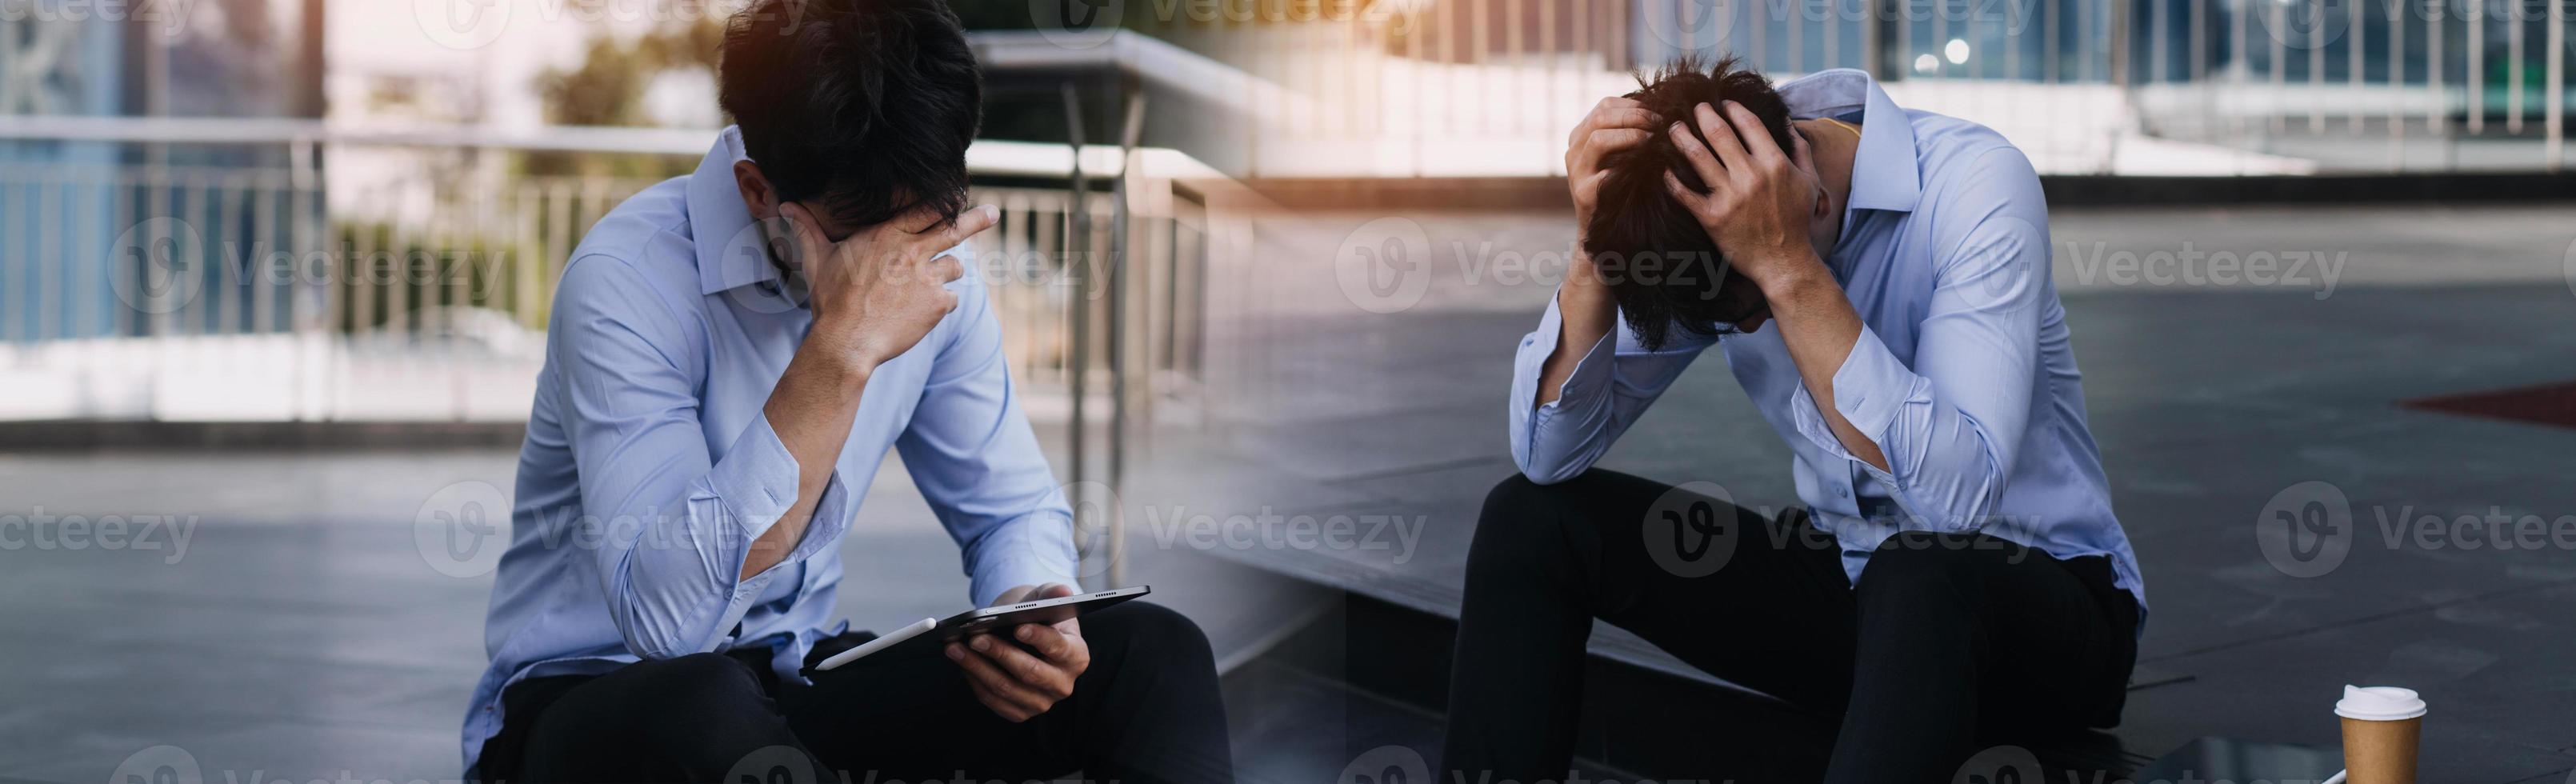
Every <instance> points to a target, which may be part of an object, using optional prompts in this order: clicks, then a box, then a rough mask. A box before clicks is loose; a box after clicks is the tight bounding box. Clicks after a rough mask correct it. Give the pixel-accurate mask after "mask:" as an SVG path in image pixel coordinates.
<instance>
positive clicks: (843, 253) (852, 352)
mask: <svg viewBox="0 0 2576 784" xmlns="http://www.w3.org/2000/svg"><path fill="white" fill-rule="evenodd" d="M778 211H779V214H780V215H781V216H782V217H785V218H786V219H787V221H788V223H790V224H792V225H793V227H794V229H793V230H794V231H795V235H796V245H797V253H798V259H799V264H800V265H801V266H802V267H803V268H804V270H805V279H806V282H807V285H808V286H809V288H810V289H811V290H812V296H813V304H814V330H813V332H812V333H810V334H809V335H808V336H807V338H806V339H807V340H808V341H815V340H824V341H830V344H829V345H831V346H833V347H834V348H836V349H839V350H841V351H842V352H844V355H845V357H846V358H847V359H848V360H849V361H850V362H853V363H855V364H856V366H857V367H858V368H860V369H862V370H874V369H875V368H876V366H877V365H880V364H883V363H885V362H886V361H887V360H890V359H893V358H895V357H897V356H900V355H902V354H903V352H906V351H910V350H912V347H913V344H916V343H919V342H921V338H922V337H923V336H925V335H928V334H930V330H931V329H932V328H934V327H937V326H939V320H940V319H942V318H945V317H946V316H947V315H948V312H949V311H952V310H955V309H957V295H956V294H954V293H951V292H949V291H948V290H947V288H946V285H947V284H948V282H949V281H953V280H956V279H958V278H960V277H963V276H964V275H965V274H966V270H965V267H964V266H963V265H961V264H959V263H958V262H957V260H956V259H953V258H944V257H940V256H939V254H940V252H941V251H945V250H947V249H949V248H953V247H956V246H957V245H958V244H959V243H963V242H965V241H966V238H968V237H972V236H975V235H976V234H978V233H981V232H983V231H984V230H985V229H989V228H992V227H993V224H994V223H995V222H997V221H999V220H1000V219H1001V214H1000V213H999V212H997V211H995V210H994V209H993V208H992V207H991V206H990V205H987V206H981V207H976V208H975V209H971V210H967V211H965V212H963V213H960V214H958V216H957V219H956V220H954V221H948V222H945V223H943V222H942V221H941V219H940V216H939V214H938V213H936V212H934V211H931V210H929V209H927V208H919V209H914V210H912V211H909V212H906V213H904V214H902V215H899V216H896V217H895V218H894V219H893V220H889V221H886V222H884V223H880V224H877V225H875V226H870V227H868V228H866V229H862V230H859V231H857V232H855V233H852V234H851V235H850V236H849V237H848V238H845V239H843V240H841V241H839V242H833V241H831V240H829V239H826V238H825V237H824V236H823V229H822V224H821V223H820V222H819V221H816V220H815V219H814V215H813V213H811V212H808V211H806V209H805V207H804V206H803V205H800V204H797V203H794V202H788V203H785V204H781V205H779V207H778Z"/></svg>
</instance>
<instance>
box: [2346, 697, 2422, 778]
mask: <svg viewBox="0 0 2576 784" xmlns="http://www.w3.org/2000/svg"><path fill="white" fill-rule="evenodd" d="M2335 715H2336V716H2341V717H2343V767H2344V771H2345V773H2346V779H2345V781H2346V782H2347V784H2415V745H2416V740H2417V738H2418V737H2419V736H2421V735H2422V733H2423V729H2424V700H2423V698H2421V697H2418V696H2416V695H2415V690H2414V689H2401V688H2397V687H2395V686H2345V687H2343V700H2342V701H2339V702H2336V703H2335Z"/></svg>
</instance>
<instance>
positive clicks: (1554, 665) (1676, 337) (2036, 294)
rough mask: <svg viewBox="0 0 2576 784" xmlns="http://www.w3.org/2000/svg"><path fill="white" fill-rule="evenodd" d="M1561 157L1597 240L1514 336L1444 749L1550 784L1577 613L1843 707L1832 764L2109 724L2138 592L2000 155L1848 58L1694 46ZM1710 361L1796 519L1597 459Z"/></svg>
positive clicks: (1790, 694) (1903, 776) (1572, 709)
mask: <svg viewBox="0 0 2576 784" xmlns="http://www.w3.org/2000/svg"><path fill="white" fill-rule="evenodd" d="M1567 171H1568V179H1569V184H1570V188H1571V190H1572V191H1573V194H1574V201H1575V205H1576V212H1577V225H1578V226H1579V227H1581V230H1582V239H1581V241H1580V242H1581V247H1582V250H1583V253H1582V254H1581V258H1580V260H1579V261H1578V262H1577V263H1576V264H1575V265H1574V268H1573V272H1572V274H1570V275H1569V276H1568V280H1567V282H1566V283H1565V284H1564V285H1563V286H1562V287H1560V289H1559V291H1558V295H1557V298H1556V299H1555V300H1554V301H1553V302H1551V303H1550V305H1549V307H1548V310H1547V312H1546V314H1545V315H1544V316H1542V317H1541V318H1540V321H1539V327H1538V331H1536V332H1533V333H1531V334H1530V335H1528V336H1527V337H1524V338H1523V339H1522V340H1521V344H1520V354H1519V359H1518V361H1517V364H1516V367H1515V373H1514V376H1513V382H1512V390H1511V400H1510V410H1511V449H1512V458H1513V460H1514V462H1515V463H1517V464H1518V465H1519V467H1520V469H1521V476H1517V477H1513V478H1512V479H1510V480H1507V481H1505V482H1504V483H1503V484H1502V485H1501V486H1500V487H1497V488H1495V490H1494V491H1493V494H1492V495H1491V497H1489V498H1488V500H1487V502H1486V506H1485V511H1484V514H1483V517H1482V518H1481V519H1480V521H1479V523H1478V528H1477V532H1476V539H1475V544H1474V545H1473V549H1472V552H1471V554H1470V559H1469V565H1468V579H1467V587H1466V599H1465V606H1464V608H1463V610H1462V613H1461V618H1460V628H1459V633H1458V634H1459V636H1458V642H1457V658H1456V662H1455V665H1454V667H1453V679H1454V680H1453V683H1452V685H1451V688H1450V711H1449V715H1450V717H1451V726H1450V734H1449V738H1448V741H1447V746H1446V748H1447V757H1446V759H1445V760H1444V762H1443V764H1444V765H1445V766H1446V767H1447V768H1448V769H1450V770H1451V771H1453V772H1458V773H1464V774H1466V775H1467V776H1468V780H1473V779H1474V778H1475V777H1477V776H1481V775H1491V776H1493V777H1494V778H1495V779H1498V780H1499V779H1506V778H1516V779H1521V780H1538V779H1560V778H1563V777H1564V776H1565V775H1566V769H1567V763H1568V760H1569V756H1570V754H1571V749H1572V745H1573V740H1574V737H1575V735H1576V731H1577V729H1578V725H1577V720H1578V719H1577V717H1578V716H1579V713H1580V711H1579V710H1578V705H1579V704H1580V703H1579V700H1580V694H1581V683H1580V675H1581V672H1582V656H1583V640H1584V638H1585V637H1586V636H1587V635H1588V634H1589V631H1590V628H1591V623H1592V621H1593V619H1594V618H1601V619H1604V620H1607V621H1609V622H1611V623H1613V624H1617V625H1619V626H1621V627H1623V628H1627V629H1629V630H1632V631H1635V632H1637V633H1638V634H1640V635H1641V636H1644V637H1645V638H1646V639H1648V640H1650V641H1653V642H1654V643H1656V644H1657V645H1659V646H1661V647H1663V648H1664V649H1666V650H1668V651H1670V652H1672V653H1673V654H1674V655H1676V656H1678V657H1680V658H1682V659H1683V660H1684V661H1687V662H1689V663H1691V664H1692V665H1693V666H1696V667H1699V668H1701V669H1704V670H1706V671H1708V672H1710V673H1712V674H1714V675H1717V676H1719V677H1721V678H1724V679H1726V680H1728V681H1730V682H1733V683H1736V684H1739V685H1743V686H1746V687H1749V688H1752V689H1755V690H1758V691H1761V692H1763V693H1765V694H1768V695H1771V696H1774V697H1778V698H1781V699H1784V700H1787V701H1788V702H1790V703H1792V704H1795V705H1798V706H1800V707H1803V708H1806V709H1810V710H1815V711H1819V712H1822V713H1825V714H1827V715H1834V716H1838V718H1839V721H1840V725H1841V729H1840V732H1839V734H1838V736H1837V738H1836V740H1835V744H1834V751H1833V754H1832V757H1831V759H1830V761H1829V763H1828V767H1827V770H1826V771H1824V774H1823V777H1824V778H1825V779H1826V780H1829V781H1835V782H1896V781H1932V780H1949V779H1950V778H1951V777H1952V776H1953V775H1954V774H1955V773H1958V772H1959V766H1960V765H1961V764H1962V762H1964V761H1966V760H1968V758H1969V757H1970V755H1971V754H1972V753H1973V752H1974V751H1975V747H1974V745H1973V744H1974V743H1975V742H1976V741H1977V740H1978V739H1981V738H1994V737H2013V736H2014V735H2015V734H2016V733H2033V732H2043V731H2052V730H2065V729H2076V728H2082V727H2100V726H2111V725H2113V724H2116V723H2117V721H2118V718H2119V712H2120V707H2121V704H2122V702H2123V699H2124V695H2125V686H2126V680H2127V676H2128V673H2129V669H2130V667H2131V665H2132V663H2133V662H2134V661H2135V657H2136V636H2137V634H2138V632H2139V630H2140V628H2141V625H2140V624H2141V623H2142V618H2143V614H2144V608H2145V594H2144V584H2143V582H2142V580H2141V578H2140V576H2139V572H2138V566H2137V562H2136V558H2135V557H2134V555H2133V554H2132V553H2131V551H2130V548H2129V544H2128V539H2127V537H2126V535H2125V534H2123V533H2122V531H2121V529H2120V525H2119V522H2118V521H2117V519H2116V518H2115V517H2114V516H2113V514H2112V510H2111V500H2110V492H2109V488H2108V483H2107V481H2106V480H2105V479H2104V477H2103V473H2102V467H2101V460H2100V457H2099V454H2098V450H2096V448H2095V447H2094V444H2093V439H2092V436H2091V435H2090V433H2089V432H2088V431H2087V428H2086V425H2085V419H2084V395H2083V387H2082V384H2081V380H2080V379H2081V376H2080V374H2079V373H2078V372H2077V371H2076V367H2075V359H2074V356H2073V352H2072V349H2071V347H2070V344H2069V335H2068V330H2067V325H2066V320H2065V312H2064V310H2063V309H2062V308H2061V307H2060V306H2059V303H2058V300H2057V295H2056V291H2055V287H2054V284H2053V283H2051V281H2050V278H2049V261H2048V231H2047V226H2048V213H2047V205H2046V201H2045V199H2044V198H2043V196H2042V195H2041V192H2040V184H2039V179H2038V176H2037V175H2036V174H2035V173H2034V172H2033V171H2032V169H2031V165H2030V163H2029V161H2028V160H2027V159H2026V158H2025V157H2024V156H2023V155H2022V154H2021V152H2020V151H2019V150H2016V149H2014V148H2013V147H2012V145H2011V144H2010V143H2008V142H2006V141H2005V140H2004V139H2003V137H2001V136H2000V135H1997V134H1996V133H1995V132H1993V131H1991V130H1988V129H1986V128H1985V127H1983V126H1979V125H1977V124H1975V123H1970V122H1966V121H1963V120H1958V119H1955V118H1950V117H1944V116H1941V115H1937V114H1932V113H1929V112H1922V111H1908V110H1904V109H1901V108H1899V107H1897V106H1896V105H1895V104H1894V103H1893V102H1892V101H1890V100H1889V99H1888V97H1887V94H1886V93H1885V92H1883V91H1881V90H1880V89H1879V87H1878V85H1877V84H1876V83H1875V82H1873V81H1872V80H1871V79H1870V78H1869V76H1868V75H1867V74H1865V73H1862V72H1859V71H1851V70H1837V71H1826V72H1822V73H1818V74H1814V75H1811V76H1808V77H1805V78H1802V79H1798V80H1795V81H1792V82H1789V83H1786V84H1782V85H1780V86H1778V88H1777V89H1776V90H1775V89H1774V88H1773V87H1772V86H1771V84H1770V83H1769V82H1768V81H1767V80H1765V79H1763V78H1762V76H1761V75H1760V74H1758V73H1753V72H1750V71H1744V70H1739V69H1737V68H1736V67H1735V64H1734V62H1733V61H1732V60H1729V61H1725V62H1721V63H1718V64H1717V65H1715V66H1714V67H1703V66H1701V65H1700V64H1697V63H1694V62H1687V61H1686V62H1684V63H1681V64H1679V65H1676V66H1674V67H1672V68H1670V69H1668V70H1666V71H1665V72H1664V73H1662V74H1660V75H1659V76H1658V78H1656V79H1655V80H1653V82H1652V83H1651V84H1648V85H1646V86H1645V88H1644V89H1641V90H1639V91H1637V92H1635V93H1631V94H1629V95H1627V96H1625V97H1621V98H1611V99H1607V100H1604V101H1603V102H1602V103H1601V104H1600V105H1599V106H1598V107H1596V108H1595V110H1594V111H1593V113H1592V114H1591V115H1590V116H1589V117H1587V118H1586V119H1585V121H1584V122H1583V123H1582V124H1581V125H1580V126H1578V127H1577V128H1576V129H1575V133H1574V137H1573V138H1572V139H1571V140H1570V143H1569V150H1568V152H1567ZM1766 326H1768V327H1769V328H1768V329H1765V328H1764V327H1766ZM1710 346H1717V347H1719V348H1720V349H1721V350H1722V351H1723V352H1724V355H1725V358H1726V363H1727V366H1728V368H1729V369H1730V370H1732V371H1733V373H1734V375H1735V378H1736V380H1737V381H1738V382H1739V383H1741V384H1742V385H1743V388H1744V390H1745V393H1746V394H1747V395H1748V396H1750V397H1751V399H1752V402H1753V403H1754V405H1755V407H1756V408H1758V409H1759V410H1760V411H1761V413H1762V416H1763V418H1764V419H1765V420H1766V421H1767V422H1768V423H1769V425H1770V426H1771V429H1772V430H1773V431H1775V432H1776V433H1778V434H1779V437H1780V438H1781V439H1782V440H1784V441H1785V442H1787V444H1788V446H1789V448H1790V451H1791V452H1792V454H1793V455H1794V460H1793V463H1792V465H1791V470H1792V471H1793V472H1794V474H1795V478H1796V480H1797V490H1798V496H1799V498H1798V500H1799V502H1800V503H1801V504H1802V505H1803V508H1792V509H1790V510H1788V511H1785V512H1783V513H1781V514H1779V515H1777V516H1765V515H1762V514H1759V513H1756V512H1754V511H1751V510H1748V509H1744V508H1741V507H1737V506H1735V505H1734V504H1733V503H1732V500H1733V499H1731V498H1729V497H1728V494H1727V493H1726V492H1725V491H1724V488H1723V486H1722V483H1723V482H1724V475H1723V474H1718V475H1714V476H1710V477H1693V478H1696V479H1704V480H1708V481H1699V482H1693V483H1689V484H1685V485H1682V486H1679V487H1675V486H1672V485H1667V484H1664V483H1660V482H1655V481H1651V480H1646V479H1642V478H1638V477H1633V476H1626V475H1622V474H1617V473H1613V472H1609V471H1603V470H1599V469H1594V468H1592V467H1591V466H1592V464H1593V463H1594V461H1596V460H1598V459H1599V458H1600V457H1601V455H1602V454H1603V453H1604V452H1606V451H1608V449H1609V447H1610V444H1611V443H1612V442H1613V441H1614V440H1616V439H1617V438H1618V437H1619V436H1620V434H1621V433H1622V432H1624V431H1625V430H1626V429H1627V428H1628V427H1629V426H1630V425H1631V424H1632V423H1634V422H1635V421H1636V420H1637V418H1638V416H1639V415H1641V414H1642V413H1644V411H1645V409H1646V407H1647V406H1648V405H1650V404H1652V403H1653V402H1654V401H1655V399H1656V397H1657V396H1658V395H1660V394H1661V393H1662V392H1663V391H1664V389H1665V388H1666V387H1668V386H1669V385H1671V384H1672V383H1673V381H1674V380H1675V379H1676V378H1677V377H1679V376H1680V375H1681V373H1682V371H1683V369H1684V368H1686V367H1688V366H1689V364H1690V362H1691V360H1692V359H1694V358H1696V357H1697V356H1698V355H1699V354H1700V353H1701V352H1702V351H1704V350H1706V349H1707V348H1709V347H1710ZM1723 470H1724V471H1727V472H1742V471H1751V470H1756V468H1755V467H1753V466H1726V467H1724V468H1723ZM1738 769H1739V770H1740V769H1741V768H1738ZM1659 772H1660V771H1659ZM1809 773H1810V775H1812V771H1810V772H1809ZM2025 773H2026V774H2027V772H2025ZM1802 777H1803V776H1802Z"/></svg>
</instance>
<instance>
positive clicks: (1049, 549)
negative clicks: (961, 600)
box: [969, 514, 1082, 607]
mask: <svg viewBox="0 0 2576 784" xmlns="http://www.w3.org/2000/svg"><path fill="white" fill-rule="evenodd" d="M994 534H995V535H997V536H1000V537H1002V538H1000V539H997V540H995V541H993V542H991V543H989V545H988V546H989V547H992V548H994V549H991V550H987V551H985V552H983V553H980V554H979V557H978V558H977V559H976V561H977V562H976V564H975V569H974V574H972V575H969V577H970V578H971V581H972V582H973V586H972V587H971V589H970V590H971V593H972V596H971V597H970V598H972V599H973V600H974V602H975V606H977V607H989V606H991V605H992V604H993V601H994V599H996V598H997V597H1000V596H1001V595H1002V592H1003V591H1006V590H1010V589H1012V588H1017V587H1020V586H1023V585H1040V584H1044V583H1063V584H1066V585H1070V586H1073V587H1074V588H1075V589H1076V590H1080V589H1081V588H1082V581H1081V579H1080V578H1079V577H1077V576H1076V575H1075V574H1074V566H1075V563H1076V561H1077V559H1078V558H1079V557H1080V556H1079V554H1078V553H1076V552H1075V550H1074V546H1073V523H1072V521H1070V520H1066V519H1063V518H1060V517H1057V516H1055V515H1051V514H1040V515H1032V516H1029V517H1023V518H1020V519H1018V520H1013V521H1011V523H1010V524H1009V525H1007V526H1005V527H1004V528H1003V530H1000V531H996V532H994Z"/></svg>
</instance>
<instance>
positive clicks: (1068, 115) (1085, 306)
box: [1062, 82, 1098, 588]
mask: <svg viewBox="0 0 2576 784" xmlns="http://www.w3.org/2000/svg"><path fill="white" fill-rule="evenodd" d="M1062 90H1063V94H1064V122H1065V133H1066V137H1067V139H1068V140H1069V143H1070V144H1071V148H1072V152H1073V168H1072V172H1071V175H1070V177H1069V179H1070V180H1071V182H1070V183H1069V184H1068V185H1067V189H1068V191H1069V192H1070V195H1071V197H1072V201H1071V202H1070V203H1069V204H1067V205H1066V207H1065V211H1064V212H1065V222H1066V226H1065V239H1064V247H1065V256H1064V276H1065V283H1066V284H1067V286H1068V288H1069V291H1068V292H1067V293H1066V296H1065V317H1066V318H1067V319H1069V320H1070V321H1069V322H1068V323H1069V326H1068V327H1067V328H1066V329H1067V331H1068V333H1069V334H1067V335H1066V340H1065V342H1066V344H1067V345H1066V356H1065V396H1066V398H1067V399H1068V400H1070V401H1071V402H1072V405H1073V411H1072V413H1071V415H1070V417H1069V418H1068V419H1067V422H1066V425H1065V452H1066V463H1067V466H1066V470H1067V474H1068V475H1069V476H1070V477H1071V481H1068V482H1066V483H1065V487H1068V488H1071V489H1072V491H1073V492H1072V493H1071V494H1070V495H1069V497H1067V498H1065V499H1064V500H1065V503H1066V504H1067V505H1068V506H1069V507H1071V508H1072V509H1073V515H1074V517H1073V520H1072V521H1071V522H1072V524H1073V526H1074V534H1075V536H1076V537H1077V538H1076V542H1077V543H1078V542H1079V541H1080V539H1079V537H1080V536H1081V534H1082V504H1083V501H1084V498H1083V496H1086V495H1088V493H1085V492H1083V489H1084V488H1083V480H1084V478H1085V477H1086V476H1088V474H1087V473H1086V469H1087V468H1088V467H1089V466H1088V465H1086V463H1087V462H1088V461H1087V457H1088V456H1087V454H1086V453H1087V451H1088V450H1087V446H1088V444H1086V443H1085V441H1086V439H1085V438H1084V435H1083V430H1084V427H1085V426H1086V425H1087V424H1088V423H1087V422H1085V421H1084V419H1085V418H1086V417H1085V416H1084V412H1083V408H1084V405H1083V404H1084V401H1083V388H1084V387H1085V386H1086V385H1087V382H1088V381H1089V379H1088V378H1086V376H1087V375H1088V372H1089V370H1090V368H1091V297H1090V292H1089V289H1090V285H1089V283H1090V281H1089V276H1087V275H1084V274H1083V263H1084V261H1083V260H1084V257H1086V256H1089V255H1090V250H1091V209H1090V206H1089V205H1087V204H1085V203H1084V202H1085V201H1087V200H1088V199H1089V198H1090V190H1091V189H1090V187H1089V181H1088V180H1086V179H1084V177H1083V173H1082V142H1083V133H1082V98H1081V96H1080V95H1079V94H1078V91H1076V90H1075V89H1074V86H1073V83H1072V82H1065V83H1064V84H1063V86H1062ZM1074 557H1075V558H1077V559H1079V558H1081V557H1082V554H1081V553H1079V552H1077V553H1075V555H1074ZM1085 587H1087V588H1096V587H1098V586H1085Z"/></svg>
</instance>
